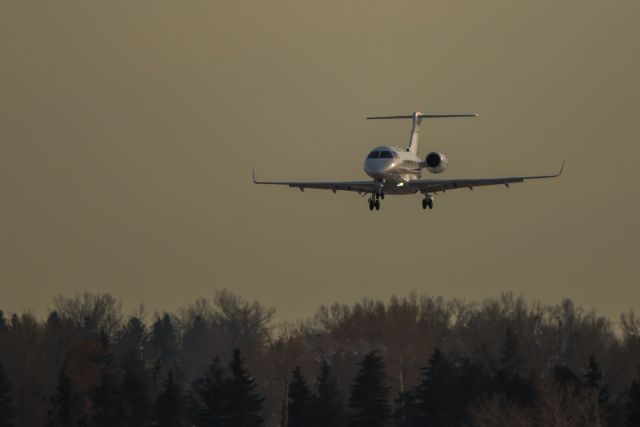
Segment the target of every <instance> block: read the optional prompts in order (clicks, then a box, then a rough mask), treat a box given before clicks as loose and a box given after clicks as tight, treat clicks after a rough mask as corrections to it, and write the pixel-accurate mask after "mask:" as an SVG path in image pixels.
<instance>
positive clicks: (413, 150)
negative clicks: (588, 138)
mask: <svg viewBox="0 0 640 427" xmlns="http://www.w3.org/2000/svg"><path fill="white" fill-rule="evenodd" d="M446 117H478V115H477V114H422V113H421V112H419V111H417V112H415V113H413V114H412V115H410V116H376V117H367V119H368V120H380V119H412V120H413V127H412V128H411V136H410V138H409V147H408V148H407V149H404V150H403V149H400V148H396V147H390V146H387V145H383V146H380V147H376V148H374V149H373V151H371V152H370V153H369V155H368V156H367V158H366V159H365V161H364V171H365V173H366V174H367V175H369V176H370V177H371V178H372V179H370V180H367V181H258V180H256V176H255V172H254V173H253V182H254V184H269V185H288V186H289V187H293V188H299V189H300V190H301V191H304V189H305V188H315V189H320V190H332V191H333V192H334V193H335V192H336V191H339V190H341V191H355V192H358V193H359V194H361V195H362V194H370V195H371V196H370V197H369V210H373V209H376V210H379V209H380V199H384V197H385V195H391V194H393V195H399V194H415V193H418V192H420V193H422V194H423V195H424V198H423V199H422V209H426V208H427V207H428V208H429V209H433V194H436V193H439V192H443V193H444V192H445V191H447V190H453V189H456V188H468V189H470V190H473V187H480V186H484V185H504V186H506V187H507V188H508V187H509V184H511V183H514V182H523V181H525V180H527V179H542V178H557V177H559V176H560V175H561V174H562V170H563V169H564V162H562V166H561V167H560V171H558V173H557V174H555V175H537V176H508V177H499V178H463V179H422V174H421V170H422V169H427V170H428V171H429V172H431V173H435V174H438V173H441V172H444V170H445V169H446V168H447V158H446V157H445V155H444V154H442V153H439V152H436V151H433V152H431V153H429V154H427V156H426V157H425V159H424V161H422V159H420V157H418V138H419V136H420V125H421V124H422V121H423V120H424V119H439V118H446Z"/></svg>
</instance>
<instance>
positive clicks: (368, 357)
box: [349, 351, 390, 427]
mask: <svg viewBox="0 0 640 427" xmlns="http://www.w3.org/2000/svg"><path fill="white" fill-rule="evenodd" d="M359 366H360V370H359V371H358V373H357V374H356V377H355V380H354V382H353V384H352V385H351V396H350V398H349V408H350V410H351V411H350V414H349V426H350V427H360V426H368V427H377V426H384V425H385V424H386V422H387V420H388V419H389V416H390V409H389V402H388V401H387V394H388V393H389V387H388V386H387V385H385V375H384V363H383V362H382V359H381V358H380V356H378V355H377V354H376V352H375V351H373V352H371V353H367V354H365V356H364V358H363V359H362V362H360V363H359Z"/></svg>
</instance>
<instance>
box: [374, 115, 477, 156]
mask: <svg viewBox="0 0 640 427" xmlns="http://www.w3.org/2000/svg"><path fill="white" fill-rule="evenodd" d="M449 117H478V115H477V114H423V113H421V112H420V111H416V112H415V113H413V114H412V115H410V116H374V117H367V120H380V119H412V120H413V125H412V126H411V135H410V136H409V147H408V148H407V151H411V152H412V153H413V154H415V155H416V156H417V155H418V145H419V139H420V125H421V124H422V120H424V119H444V118H449Z"/></svg>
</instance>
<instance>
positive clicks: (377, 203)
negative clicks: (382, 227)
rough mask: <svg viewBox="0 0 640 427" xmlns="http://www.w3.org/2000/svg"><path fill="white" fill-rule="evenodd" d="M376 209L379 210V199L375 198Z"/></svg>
mask: <svg viewBox="0 0 640 427" xmlns="http://www.w3.org/2000/svg"><path fill="white" fill-rule="evenodd" d="M376 210H377V211H379V210H380V200H376Z"/></svg>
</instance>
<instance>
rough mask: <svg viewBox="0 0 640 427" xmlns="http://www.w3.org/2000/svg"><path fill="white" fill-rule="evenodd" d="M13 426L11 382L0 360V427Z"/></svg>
mask: <svg viewBox="0 0 640 427" xmlns="http://www.w3.org/2000/svg"><path fill="white" fill-rule="evenodd" d="M13 426H15V419H14V415H13V395H12V393H11V382H10V381H9V377H8V376H7V373H6V372H5V370H4V365H3V364H2V361H1V360H0V427H13Z"/></svg>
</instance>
